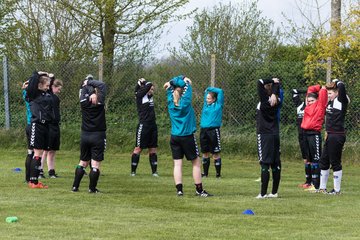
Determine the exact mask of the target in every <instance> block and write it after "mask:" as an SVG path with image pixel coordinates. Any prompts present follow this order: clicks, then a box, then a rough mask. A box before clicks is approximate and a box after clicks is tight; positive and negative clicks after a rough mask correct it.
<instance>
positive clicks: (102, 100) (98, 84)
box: [87, 80, 106, 104]
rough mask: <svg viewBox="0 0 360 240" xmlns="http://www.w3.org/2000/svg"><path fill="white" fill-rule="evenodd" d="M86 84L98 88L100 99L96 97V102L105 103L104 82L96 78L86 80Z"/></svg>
mask: <svg viewBox="0 0 360 240" xmlns="http://www.w3.org/2000/svg"><path fill="white" fill-rule="evenodd" d="M87 85H89V86H92V87H94V88H97V89H99V91H100V94H99V97H100V99H98V102H99V103H102V104H104V103H105V96H106V84H105V83H104V82H101V81H98V80H89V81H88V82H87Z"/></svg>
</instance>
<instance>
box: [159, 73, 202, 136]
mask: <svg viewBox="0 0 360 240" xmlns="http://www.w3.org/2000/svg"><path fill="white" fill-rule="evenodd" d="M170 84H171V87H169V88H168V90H167V91H166V95H167V104H168V111H169V115H170V120H171V135H173V136H188V135H191V134H193V133H194V132H195V131H196V118H195V112H194V109H193V107H192V105H191V101H192V87H191V85H190V84H189V83H188V82H185V81H184V77H183V76H182V75H180V76H177V77H174V78H173V79H171V80H170ZM176 87H181V88H183V89H184V91H183V94H182V96H181V98H180V101H179V106H175V104H174V101H173V100H174V97H173V92H174V89H175V88H176Z"/></svg>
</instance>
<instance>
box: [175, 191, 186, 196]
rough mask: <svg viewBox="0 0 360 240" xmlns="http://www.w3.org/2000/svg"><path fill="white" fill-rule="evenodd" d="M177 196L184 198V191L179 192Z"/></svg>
mask: <svg viewBox="0 0 360 240" xmlns="http://www.w3.org/2000/svg"><path fill="white" fill-rule="evenodd" d="M176 194H177V196H178V197H182V196H184V193H183V191H177V193H176Z"/></svg>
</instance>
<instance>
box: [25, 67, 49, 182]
mask: <svg viewBox="0 0 360 240" xmlns="http://www.w3.org/2000/svg"><path fill="white" fill-rule="evenodd" d="M49 86H50V78H49V77H48V73H46V72H34V73H33V75H32V76H31V78H30V79H29V85H28V86H27V88H26V95H27V98H28V100H29V103H30V109H31V113H32V116H31V133H30V147H32V148H33V149H34V156H33V159H31V161H30V165H29V166H30V182H29V187H30V188H47V186H45V185H43V184H42V183H41V182H39V181H38V178H39V173H40V166H41V157H42V153H43V150H44V149H46V148H47V142H48V134H49V123H50V122H52V121H53V120H54V110H53V102H52V97H51V95H50V94H49V93H48V92H47V91H48V90H49Z"/></svg>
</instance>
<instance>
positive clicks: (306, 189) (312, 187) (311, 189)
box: [304, 185, 319, 192]
mask: <svg viewBox="0 0 360 240" xmlns="http://www.w3.org/2000/svg"><path fill="white" fill-rule="evenodd" d="M318 190H319V189H316V188H315V187H314V185H311V186H310V187H308V188H305V189H304V191H308V192H316V191H318Z"/></svg>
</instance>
